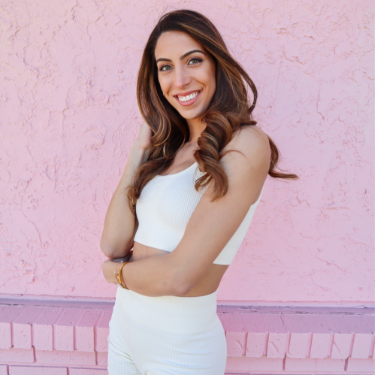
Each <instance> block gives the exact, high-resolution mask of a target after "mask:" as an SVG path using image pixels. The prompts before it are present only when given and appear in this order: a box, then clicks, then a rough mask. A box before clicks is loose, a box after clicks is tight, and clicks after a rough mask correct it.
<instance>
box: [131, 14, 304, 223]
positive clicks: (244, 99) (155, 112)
mask: <svg viewBox="0 0 375 375" xmlns="http://www.w3.org/2000/svg"><path fill="white" fill-rule="evenodd" d="M167 31H182V32H185V33H187V34H188V35H190V36H191V37H192V38H193V39H195V40H196V41H198V42H199V43H200V44H201V45H202V46H203V47H204V49H205V50H206V52H208V53H209V54H210V55H211V56H212V58H213V60H214V62H215V65H216V91H215V94H214V96H213V98H212V101H211V103H210V105H209V107H208V108H207V111H206V113H205V114H204V115H203V117H202V122H203V123H205V124H206V128H205V129H204V131H203V132H202V133H201V135H200V137H199V139H198V146H199V149H198V150H197V151H195V153H194V157H195V159H196V161H197V163H198V166H199V169H200V170H201V171H202V172H204V174H203V176H202V177H200V178H199V179H198V180H197V181H196V184H195V189H196V190H197V191H198V190H199V189H202V188H204V187H205V186H206V185H208V184H209V183H210V182H211V181H212V180H214V188H215V189H214V190H215V193H214V196H213V199H212V200H216V199H218V198H220V197H222V196H223V195H225V194H226V192H227V190H228V178H227V175H226V173H225V171H224V169H223V168H222V167H221V165H220V159H221V158H222V157H223V156H224V154H226V153H227V152H229V151H227V152H221V151H222V149H223V148H224V147H225V146H226V145H227V144H228V143H229V142H230V140H231V139H232V135H233V133H234V132H236V131H237V130H238V129H240V128H241V127H244V126H251V125H256V124H257V122H256V121H254V120H253V119H252V111H253V110H254V108H255V104H256V101H257V97H258V94H257V89H256V87H255V85H254V83H253V81H252V80H251V79H250V77H249V75H248V74H247V73H246V72H245V70H244V69H243V68H242V67H241V65H240V64H239V63H238V62H237V61H236V60H235V59H233V57H232V56H231V55H230V53H229V52H228V49H227V47H226V45H225V43H224V41H223V38H222V37H221V35H220V33H219V32H218V30H217V29H216V27H215V26H214V25H213V23H212V22H211V21H210V20H209V19H207V18H206V17H205V16H203V15H202V14H200V13H198V12H195V11H192V10H185V9H182V10H176V11H172V12H169V13H166V14H164V15H163V16H162V17H161V18H160V20H159V22H158V23H157V25H156V26H155V28H154V29H153V30H152V32H151V35H150V37H149V39H148V41H147V44H146V47H145V49H144V52H143V56H142V61H141V65H140V69H139V72H138V81H137V101H138V107H139V110H140V112H141V114H142V117H143V118H144V119H145V121H146V122H147V124H148V125H149V126H150V128H151V130H152V138H151V140H152V146H151V149H150V154H149V156H148V160H147V161H145V162H144V163H143V164H141V165H140V166H139V168H138V169H137V171H136V173H135V174H134V177H133V181H132V184H131V185H130V186H129V188H128V191H127V196H128V198H129V204H130V208H131V210H132V212H133V213H134V214H135V203H136V201H137V199H138V198H139V196H140V194H141V192H142V189H143V187H144V186H145V185H146V184H147V183H148V182H149V181H150V180H151V179H152V178H153V177H155V176H156V175H159V174H162V173H163V171H165V170H166V169H168V167H169V166H170V165H171V163H172V161H173V159H174V157H175V155H176V153H177V151H178V150H179V149H180V148H181V147H182V146H183V145H184V144H185V142H186V141H187V140H188V139H189V135H190V134H189V127H188V125H187V122H186V120H185V119H184V118H183V117H182V116H181V115H180V114H179V113H178V111H177V110H176V109H175V108H173V106H171V105H170V103H169V102H168V101H167V99H165V98H164V96H163V93H162V91H161V88H160V85H159V81H158V72H157V65H156V61H155V47H156V43H157V41H158V39H159V37H160V35H161V34H162V33H164V32H167ZM244 81H245V82H246V83H247V84H248V86H249V87H250V89H251V91H252V94H253V100H252V103H251V104H249V101H248V92H247V89H246V86H245V82H244ZM268 139H269V143H270V148H271V161H270V168H269V172H268V174H269V175H270V176H271V177H274V178H283V179H298V176H297V175H295V174H285V173H281V172H277V171H275V168H276V166H277V162H278V159H279V151H278V149H277V147H276V145H275V144H274V142H273V141H272V139H271V138H270V137H268ZM135 216H136V215H135ZM137 225H138V221H137ZM137 225H136V226H137Z"/></svg>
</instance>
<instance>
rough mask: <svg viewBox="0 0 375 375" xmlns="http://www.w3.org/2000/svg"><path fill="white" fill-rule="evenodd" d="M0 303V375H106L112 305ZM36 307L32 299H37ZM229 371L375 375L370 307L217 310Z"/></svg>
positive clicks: (372, 315) (374, 351)
mask: <svg viewBox="0 0 375 375" xmlns="http://www.w3.org/2000/svg"><path fill="white" fill-rule="evenodd" d="M2 302H3V303H1V301H0V375H3V374H4V375H17V374H27V375H34V374H38V375H39V374H41V375H49V374H51V375H52V374H53V375H60V374H61V375H62V374H66V375H67V374H69V375H86V374H87V375H89V374H90V375H105V374H107V371H106V367H107V348H108V342H107V337H108V334H109V328H108V323H109V320H110V318H111V315H112V310H113V303H101V304H98V303H97V304H95V303H91V304H87V303H81V304H79V303H69V301H68V302H60V303H59V302H56V301H54V302H51V301H44V303H41V302H40V301H39V302H38V304H37V305H33V304H32V303H31V302H30V301H22V302H24V303H22V304H21V303H18V304H17V303H14V301H13V303H12V304H10V303H9V301H5V302H8V303H4V301H2ZM34 303H35V301H34ZM217 313H218V316H219V318H220V320H221V322H222V324H223V327H224V330H225V332H226V339H227V348H228V357H227V366H226V374H254V375H256V374H258V375H259V374H266V373H267V374H274V375H275V374H296V375H297V374H320V375H323V374H374V373H375V350H374V346H375V345H374V344H375V334H374V322H375V319H374V317H375V315H374V308H372V307H369V308H365V307H364V308H358V309H356V308H325V309H322V308H311V307H310V308H282V307H274V308H272V307H261V308H259V307H257V308H248V307H232V306H218V309H217Z"/></svg>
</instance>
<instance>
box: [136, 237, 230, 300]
mask: <svg viewBox="0 0 375 375" xmlns="http://www.w3.org/2000/svg"><path fill="white" fill-rule="evenodd" d="M164 253H168V251H164V250H160V249H155V248H154V247H150V246H145V245H142V244H140V243H138V242H134V246H133V255H132V257H131V258H130V261H137V260H140V259H144V258H148V257H151V256H154V255H160V254H164ZM228 267H229V266H225V265H220V264H212V265H211V267H210V268H209V269H208V271H207V273H206V275H205V276H204V277H203V278H202V280H201V281H200V282H199V283H198V284H197V285H196V286H195V287H194V288H192V289H191V290H190V291H189V292H188V293H187V294H184V295H183V297H198V296H205V295H207V294H211V293H213V292H214V291H215V290H217V288H218V287H219V284H220V281H221V279H222V277H223V276H224V273H225V271H226V270H227V268H228Z"/></svg>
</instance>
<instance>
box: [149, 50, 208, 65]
mask: <svg viewBox="0 0 375 375" xmlns="http://www.w3.org/2000/svg"><path fill="white" fill-rule="evenodd" d="M194 52H200V53H203V55H205V53H204V52H203V51H201V50H200V49H193V50H192V51H190V52H187V53H185V54H184V55H182V56H181V57H180V60H183V59H184V58H185V57H186V56H189V55H191V54H192V53H194ZM159 61H172V60H170V59H166V58H163V57H161V58H160V59H157V60H156V64H157V63H158V62H159Z"/></svg>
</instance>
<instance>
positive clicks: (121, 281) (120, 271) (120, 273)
mask: <svg viewBox="0 0 375 375" xmlns="http://www.w3.org/2000/svg"><path fill="white" fill-rule="evenodd" d="M127 263H130V262H124V263H123V264H122V266H121V267H120V270H119V272H118V278H119V281H120V286H121V287H122V288H124V289H128V290H129V288H127V287H126V285H124V283H123V280H122V269H123V268H124V266H125V264H127Z"/></svg>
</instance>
